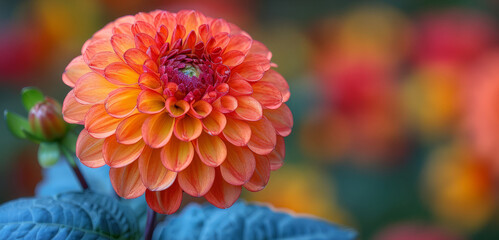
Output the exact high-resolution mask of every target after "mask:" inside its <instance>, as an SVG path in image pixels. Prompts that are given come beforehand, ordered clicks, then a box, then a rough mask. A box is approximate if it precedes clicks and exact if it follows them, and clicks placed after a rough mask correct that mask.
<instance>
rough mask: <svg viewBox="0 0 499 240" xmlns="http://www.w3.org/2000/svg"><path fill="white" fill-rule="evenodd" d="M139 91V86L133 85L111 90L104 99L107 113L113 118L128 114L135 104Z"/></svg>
mask: <svg viewBox="0 0 499 240" xmlns="http://www.w3.org/2000/svg"><path fill="white" fill-rule="evenodd" d="M140 91H141V90H140V88H133V87H123V88H118V89H116V90H114V91H112V92H111V93H109V96H108V97H107V99H106V105H105V106H106V110H107V113H109V115H111V116H113V117H115V118H124V117H127V116H129V115H130V114H132V112H133V110H135V108H136V106H137V97H138V96H139V94H140Z"/></svg>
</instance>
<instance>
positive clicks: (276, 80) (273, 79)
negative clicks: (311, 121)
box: [258, 69, 291, 102]
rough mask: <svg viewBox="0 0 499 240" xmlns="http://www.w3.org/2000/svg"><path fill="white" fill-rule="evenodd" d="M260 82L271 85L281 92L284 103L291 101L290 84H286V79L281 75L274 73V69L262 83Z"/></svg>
mask: <svg viewBox="0 0 499 240" xmlns="http://www.w3.org/2000/svg"><path fill="white" fill-rule="evenodd" d="M258 82H267V83H271V84H272V85H274V86H275V87H276V88H277V89H279V91H280V92H281V95H282V101H283V102H287V101H288V100H289V96H290V95H291V94H290V92H289V85H288V82H286V79H284V77H282V76H281V74H279V73H278V72H276V71H274V70H273V69H270V70H268V71H266V72H265V74H264V75H263V77H262V79H260V81H258Z"/></svg>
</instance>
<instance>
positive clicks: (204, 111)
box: [189, 100, 213, 119]
mask: <svg viewBox="0 0 499 240" xmlns="http://www.w3.org/2000/svg"><path fill="white" fill-rule="evenodd" d="M212 110H213V106H211V104H209V103H208V102H206V101H204V100H199V101H196V102H193V103H191V107H190V110H189V113H190V114H191V115H192V116H194V117H195V118H199V119H203V118H205V117H206V116H208V115H209V114H210V113H211V111H212Z"/></svg>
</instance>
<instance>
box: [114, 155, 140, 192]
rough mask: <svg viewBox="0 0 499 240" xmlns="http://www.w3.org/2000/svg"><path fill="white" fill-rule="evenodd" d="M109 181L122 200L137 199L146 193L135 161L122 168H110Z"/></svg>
mask: <svg viewBox="0 0 499 240" xmlns="http://www.w3.org/2000/svg"><path fill="white" fill-rule="evenodd" d="M109 179H111V184H112V185H113V188H114V191H115V192H116V193H117V194H118V195H119V196H120V197H122V198H126V199H130V198H138V197H140V196H141V195H142V194H144V192H145V191H146V187H145V186H144V184H142V181H141V180H140V171H139V163H138V162H137V161H135V162H133V163H131V164H130V165H128V166H126V167H122V168H111V169H110V170H109Z"/></svg>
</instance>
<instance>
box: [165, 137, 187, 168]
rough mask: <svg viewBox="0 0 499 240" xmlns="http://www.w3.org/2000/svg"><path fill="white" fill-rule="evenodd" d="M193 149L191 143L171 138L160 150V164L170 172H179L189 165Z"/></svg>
mask: <svg viewBox="0 0 499 240" xmlns="http://www.w3.org/2000/svg"><path fill="white" fill-rule="evenodd" d="M193 158H194V147H193V146H192V143H191V142H184V141H180V140H178V139H177V138H176V137H172V138H171V139H170V141H169V142H168V144H166V146H164V147H163V148H162V149H161V162H162V163H163V166H164V167H166V168H167V169H168V170H170V171H174V172H180V171H182V170H184V169H185V168H187V166H189V164H191V162H192V159H193Z"/></svg>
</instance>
